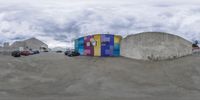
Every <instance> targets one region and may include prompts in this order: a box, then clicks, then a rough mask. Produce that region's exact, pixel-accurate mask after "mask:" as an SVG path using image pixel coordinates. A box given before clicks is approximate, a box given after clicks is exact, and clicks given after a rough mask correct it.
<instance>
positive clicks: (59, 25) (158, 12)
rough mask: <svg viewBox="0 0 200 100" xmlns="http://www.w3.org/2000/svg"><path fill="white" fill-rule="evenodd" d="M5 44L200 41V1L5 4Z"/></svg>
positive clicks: (1, 35) (1, 10) (21, 0)
mask: <svg viewBox="0 0 200 100" xmlns="http://www.w3.org/2000/svg"><path fill="white" fill-rule="evenodd" d="M0 5H1V6H0V44H1V43H3V42H5V41H8V42H11V43H12V42H14V41H19V40H24V39H27V38H30V37H36V38H38V39H41V40H42V41H44V42H46V43H47V44H48V45H49V46H50V47H57V46H61V47H72V46H73V40H74V39H75V38H77V37H80V36H85V35H87V34H96V33H108V32H109V33H112V34H118V35H122V36H124V37H125V36H127V35H128V34H136V33H139V32H145V31H159V32H168V33H171V34H176V35H179V36H181V37H183V38H185V39H188V40H190V41H193V40H196V39H198V40H200V6H199V5H200V0H143V1H142V0H118V1H117V0H32V1H30V0H0Z"/></svg>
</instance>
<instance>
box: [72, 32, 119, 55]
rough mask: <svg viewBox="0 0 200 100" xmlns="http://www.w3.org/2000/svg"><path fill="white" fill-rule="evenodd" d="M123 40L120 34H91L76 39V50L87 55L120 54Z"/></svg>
mask: <svg viewBox="0 0 200 100" xmlns="http://www.w3.org/2000/svg"><path fill="white" fill-rule="evenodd" d="M121 40H122V37H121V36H119V35H111V34H96V35H89V36H85V37H81V38H78V39H76V40H75V51H77V52H79V53H80V54H81V55H85V56H120V41H121Z"/></svg>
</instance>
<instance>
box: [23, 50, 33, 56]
mask: <svg viewBox="0 0 200 100" xmlns="http://www.w3.org/2000/svg"><path fill="white" fill-rule="evenodd" d="M30 54H31V53H30V51H21V55H23V56H29V55H30Z"/></svg>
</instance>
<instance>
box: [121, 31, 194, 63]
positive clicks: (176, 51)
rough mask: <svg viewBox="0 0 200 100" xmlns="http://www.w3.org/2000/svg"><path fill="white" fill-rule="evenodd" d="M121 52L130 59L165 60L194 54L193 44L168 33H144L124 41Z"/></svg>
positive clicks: (130, 36)
mask: <svg viewBox="0 0 200 100" xmlns="http://www.w3.org/2000/svg"><path fill="white" fill-rule="evenodd" d="M120 50H121V51H120V53H121V56H124V57H128V58H133V59H140V60H165V59H174V58H179V57H182V56H186V55H190V54H192V43H191V42H189V41H187V40H185V39H183V38H181V37H179V36H176V35H172V34H168V33H161V32H144V33H140V34H135V35H129V36H127V37H126V38H125V39H123V40H122V41H121V49H120Z"/></svg>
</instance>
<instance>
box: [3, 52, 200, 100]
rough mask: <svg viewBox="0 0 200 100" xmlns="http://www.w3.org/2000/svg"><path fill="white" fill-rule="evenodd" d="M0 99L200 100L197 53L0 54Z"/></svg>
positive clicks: (199, 65)
mask: <svg viewBox="0 0 200 100" xmlns="http://www.w3.org/2000/svg"><path fill="white" fill-rule="evenodd" d="M0 100H200V56H197V55H193V56H188V57H183V58H180V59H176V60H168V61H159V62H153V61H138V60H132V59H127V58H123V57H116V58H114V57H113V58H112V57H109V58H103V57H83V56H81V57H72V58H70V57H67V56H64V55H63V54H56V53H42V54H39V55H33V56H29V57H21V58H13V57H10V56H2V55H0Z"/></svg>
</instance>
